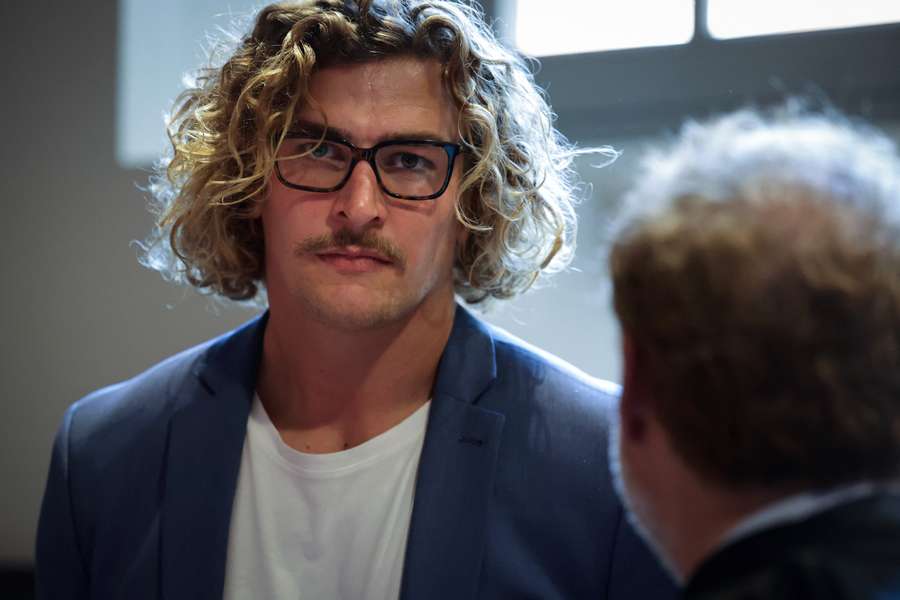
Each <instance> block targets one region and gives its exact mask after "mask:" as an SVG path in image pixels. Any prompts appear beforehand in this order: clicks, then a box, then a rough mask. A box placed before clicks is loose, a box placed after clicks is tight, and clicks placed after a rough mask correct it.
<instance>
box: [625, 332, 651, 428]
mask: <svg viewBox="0 0 900 600" xmlns="http://www.w3.org/2000/svg"><path fill="white" fill-rule="evenodd" d="M647 369H648V365H647V359H646V353H645V352H644V351H643V350H642V349H641V348H640V346H638V345H637V344H636V343H635V341H634V339H633V338H632V337H631V336H630V335H628V332H627V331H623V332H622V370H623V373H622V398H621V399H620V401H619V418H620V423H621V428H622V429H621V435H623V436H627V437H628V439H629V440H630V441H632V442H639V441H641V440H642V439H643V438H644V436H645V433H646V430H647V424H648V419H649V418H650V398H649V397H648V396H647V391H648V388H647V385H646V377H647V373H648V371H647Z"/></svg>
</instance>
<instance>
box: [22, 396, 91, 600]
mask: <svg viewBox="0 0 900 600" xmlns="http://www.w3.org/2000/svg"><path fill="white" fill-rule="evenodd" d="M74 408H75V407H71V408H69V410H68V411H67V412H66V416H65V418H64V419H63V423H62V425H61V426H60V428H59V431H58V432H57V434H56V440H55V441H54V444H53V455H52V458H51V460H50V473H49V475H48V477H47V486H46V489H45V491H44V500H43V502H42V503H41V514H40V520H39V521H38V531H37V542H36V547H35V578H36V589H37V598H39V599H41V600H51V599H56V598H60V599H61V598H67V599H77V600H80V599H82V598H84V599H86V598H88V597H89V582H88V575H87V568H86V563H85V557H84V555H83V553H82V549H81V547H80V545H79V540H78V534H77V531H76V527H75V514H74V511H73V509H72V497H71V493H70V492H71V477H72V468H71V467H72V464H71V461H70V456H69V436H70V432H71V427H72V415H73V413H74Z"/></svg>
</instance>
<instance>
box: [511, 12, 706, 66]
mask: <svg viewBox="0 0 900 600" xmlns="http://www.w3.org/2000/svg"><path fill="white" fill-rule="evenodd" d="M508 1H509V2H510V4H514V6H509V8H508V10H509V12H512V13H513V15H512V16H513V21H514V23H515V27H514V28H513V29H514V32H513V37H514V39H515V44H516V46H517V47H518V48H519V49H520V50H521V51H522V52H524V53H525V54H529V55H531V56H550V55H559V54H578V53H584V52H597V51H601V50H617V49H624V48H640V47H646V46H669V45H675V44H684V43H687V42H689V41H690V40H691V38H692V37H693V34H694V2H693V0H629V1H628V2H598V1H595V0H590V1H589V0H554V1H553V2H552V3H548V2H547V0H518V2H515V1H514V0H508Z"/></svg>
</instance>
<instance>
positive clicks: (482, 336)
mask: <svg viewBox="0 0 900 600" xmlns="http://www.w3.org/2000/svg"><path fill="white" fill-rule="evenodd" d="M495 377H496V365H495V356H494V343H493V339H492V338H491V335H490V333H489V332H488V331H487V329H486V328H485V327H484V326H483V325H482V324H481V323H480V322H478V321H477V320H476V319H475V318H474V317H472V316H471V315H470V314H469V313H468V312H467V311H466V310H465V309H463V308H461V307H458V308H457V311H456V319H455V321H454V325H453V331H452V332H451V335H450V339H449V341H448V342H447V347H446V348H445V350H444V354H443V356H442V357H441V362H440V364H439V366H438V373H437V378H436V382H435V388H434V393H433V396H432V401H431V410H430V415H429V419H428V426H427V430H426V435H425V444H424V446H423V448H422V456H421V459H420V461H419V472H418V478H417V481H416V490H415V500H414V505H413V514H412V519H411V522H410V530H409V539H408V541H407V548H406V557H405V561H404V569H403V583H402V587H401V593H400V598H401V599H403V600H412V599H418V598H429V599H438V598H452V599H454V600H459V599H462V598H472V597H474V596H475V594H476V592H477V587H478V575H479V572H480V570H481V562H482V556H483V548H484V536H485V524H486V519H487V511H488V506H489V503H490V499H491V496H492V493H493V482H494V469H495V465H496V461H497V451H498V448H499V445H500V438H501V432H502V429H503V421H504V417H503V415H501V414H499V413H496V412H493V411H489V410H486V409H483V408H480V407H478V406H477V405H475V402H476V400H477V399H478V397H479V396H480V395H481V394H482V393H483V392H484V391H485V390H486V389H487V388H488V387H489V386H490V384H491V382H492V381H493V380H494V378H495Z"/></svg>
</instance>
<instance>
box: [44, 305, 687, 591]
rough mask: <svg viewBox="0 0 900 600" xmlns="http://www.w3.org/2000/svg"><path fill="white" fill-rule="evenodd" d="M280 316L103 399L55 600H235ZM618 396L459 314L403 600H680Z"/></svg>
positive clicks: (90, 399)
mask: <svg viewBox="0 0 900 600" xmlns="http://www.w3.org/2000/svg"><path fill="white" fill-rule="evenodd" d="M265 324H266V315H263V316H262V317H260V318H257V319H255V320H253V321H251V322H250V323H248V324H247V325H245V326H243V327H242V328H240V329H238V330H236V331H234V332H232V333H229V334H226V335H224V336H222V337H220V338H218V339H215V340H212V341H210V342H207V343H206V344H203V345H201V346H198V347H196V348H193V349H190V350H187V351H185V352H183V353H181V354H179V355H177V356H174V357H172V358H170V359H168V360H166V361H164V362H162V363H160V364H159V365H156V366H155V367H153V368H151V369H150V370H148V371H146V372H145V373H143V374H141V375H138V376H137V377H135V378H134V379H131V380H129V381H126V382H124V383H120V384H118V385H114V386H111V387H108V388H105V389H102V390H100V391H97V392H95V393H93V394H91V395H89V396H87V397H86V398H84V399H82V400H81V401H79V402H77V403H75V404H74V405H73V406H72V407H71V408H69V410H68V411H67V412H66V415H65V418H64V420H63V423H62V426H61V427H60V429H59V432H58V434H57V437H56V442H55V445H54V449H53V458H52V461H51V465H50V474H49V478H48V481H47V488H46V492H45V495H44V500H43V505H42V507H41V517H40V524H39V527H38V536H37V548H36V572H37V582H38V596H39V597H40V598H104V599H107V598H128V599H129V600H138V599H143V598H166V599H172V600H175V599H179V598H221V597H222V591H223V584H224V577H225V564H226V551H227V540H228V531H229V525H230V518H231V507H232V501H233V498H234V493H235V486H236V483H237V476H238V469H239V466H240V462H241V451H242V446H243V441H244V436H245V432H246V425H247V417H248V414H249V408H250V403H251V400H252V398H253V394H254V389H255V386H256V377H257V369H258V365H259V360H260V355H261V350H262V337H263V331H264V329H265ZM611 392H615V389H614V388H612V387H611V386H607V387H606V388H604V387H603V386H602V384H601V382H598V381H596V380H592V379H590V378H589V377H587V376H585V375H583V374H581V373H579V372H578V371H576V370H575V369H574V368H573V367H570V366H568V365H566V364H565V363H563V362H562V361H559V360H558V359H555V358H553V357H550V356H548V355H544V354H543V353H541V352H540V351H538V350H535V349H532V348H529V347H527V346H526V345H525V344H523V343H522V342H520V341H518V340H515V339H513V338H512V337H510V336H508V335H507V334H504V333H502V332H500V331H498V330H495V329H493V328H491V327H489V326H488V325H486V324H484V323H482V322H481V321H479V320H477V319H476V318H475V317H473V316H472V315H471V314H469V313H468V312H467V311H466V310H465V309H462V308H458V309H457V312H456V318H455V322H454V326H453V331H452V333H451V336H450V339H449V342H448V343H447V347H446V348H445V350H444V353H443V356H442V358H441V360H440V364H439V367H438V373H437V378H436V382H435V386H434V390H433V397H432V405H431V409H430V415H429V420H428V425H427V429H426V436H425V443H424V447H423V449H422V456H421V460H420V464H419V473H418V478H417V480H416V488H415V503H414V506H413V513H412V521H411V523H410V531H409V539H408V544H407V552H406V556H405V564H404V571H403V581H402V585H401V594H400V597H401V598H402V599H404V600H410V599H427V600H436V599H444V598H446V599H448V600H451V599H452V600H462V599H468V598H540V599H556V598H601V599H602V598H609V599H615V600H641V599H645V598H646V599H660V600H665V599H668V598H673V597H674V594H675V592H674V588H673V587H672V584H671V582H670V580H669V579H668V578H667V577H666V576H665V575H664V574H663V573H662V571H661V570H660V568H659V567H658V566H657V565H656V563H655V561H654V560H653V559H652V558H651V556H650V555H649V553H648V552H647V550H646V548H645V547H644V546H643V544H642V543H641V542H640V541H638V540H637V539H636V537H635V536H634V534H633V532H632V531H631V529H630V527H629V526H628V525H627V524H626V522H625V520H624V519H623V515H622V507H621V505H620V504H619V502H618V500H617V498H616V495H615V493H614V491H613V488H612V485H611V483H610V477H609V474H608V470H607V457H606V445H607V418H608V414H609V408H610V406H611V404H612V403H613V401H614V398H613V396H612V394H611Z"/></svg>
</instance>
